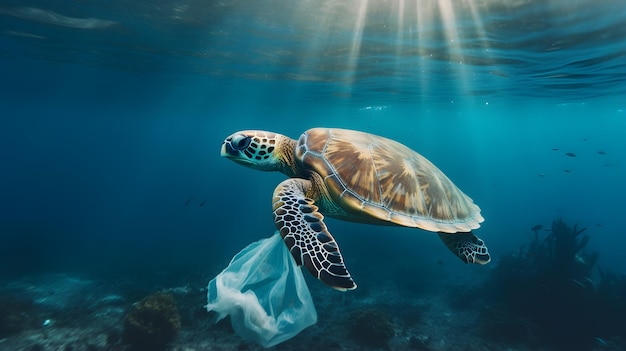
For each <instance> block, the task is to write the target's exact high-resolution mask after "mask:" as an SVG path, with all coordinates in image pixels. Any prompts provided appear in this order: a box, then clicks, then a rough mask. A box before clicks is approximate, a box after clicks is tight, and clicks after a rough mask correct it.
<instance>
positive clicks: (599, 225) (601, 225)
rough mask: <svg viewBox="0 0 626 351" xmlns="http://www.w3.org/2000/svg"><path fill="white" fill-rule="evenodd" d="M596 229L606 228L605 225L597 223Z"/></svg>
mask: <svg viewBox="0 0 626 351" xmlns="http://www.w3.org/2000/svg"><path fill="white" fill-rule="evenodd" d="M596 227H600V228H602V227H604V225H603V224H600V223H596Z"/></svg>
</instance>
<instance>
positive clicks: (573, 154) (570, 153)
mask: <svg viewBox="0 0 626 351" xmlns="http://www.w3.org/2000/svg"><path fill="white" fill-rule="evenodd" d="M565 156H569V157H576V154H575V153H573V152H568V153H566V154H565Z"/></svg>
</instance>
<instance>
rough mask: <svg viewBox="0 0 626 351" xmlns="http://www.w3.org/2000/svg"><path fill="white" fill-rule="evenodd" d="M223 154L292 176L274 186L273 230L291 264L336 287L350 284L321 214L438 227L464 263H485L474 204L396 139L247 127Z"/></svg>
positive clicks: (224, 147)
mask: <svg viewBox="0 0 626 351" xmlns="http://www.w3.org/2000/svg"><path fill="white" fill-rule="evenodd" d="M221 154H222V156H225V157H227V158H228V159H230V160H233V161H234V162H236V163H238V164H241V165H244V166H246V167H250V168H254V169H257V170H261V171H280V172H282V173H284V174H286V175H287V176H289V177H290V178H289V179H287V180H285V181H283V182H281V183H280V184H279V185H278V186H277V187H276V189H275V190H274V196H273V200H272V202H273V212H274V221H275V224H276V228H278V230H279V232H280V234H281V236H282V238H283V240H284V242H285V244H286V245H287V247H288V248H289V251H290V252H291V254H292V255H293V257H294V259H295V261H296V263H297V264H298V265H302V264H304V266H305V267H306V268H307V269H308V270H309V272H311V274H313V276H315V277H316V278H318V279H320V280H321V281H323V282H324V283H326V284H328V285H330V286H331V287H333V288H335V289H338V290H350V289H354V288H356V284H355V283H354V281H353V280H352V277H351V276H350V273H348V270H347V269H346V267H345V265H344V260H343V257H342V255H341V253H340V251H339V247H338V246H337V242H336V241H335V239H334V238H333V236H332V235H331V234H330V232H329V231H328V229H327V228H326V224H325V223H324V221H323V219H324V215H326V216H330V217H334V218H339V219H342V220H347V221H353V222H361V223H369V224H383V225H400V226H406V227H416V228H421V229H424V230H428V231H432V232H438V233H439V237H440V238H441V240H442V241H443V242H444V244H445V245H446V246H447V247H448V248H449V249H450V250H451V251H452V252H453V253H454V254H455V255H457V256H458V257H459V258H461V260H463V262H465V263H477V264H486V263H488V262H489V261H490V260H491V257H490V255H489V252H488V250H487V247H486V246H485V244H484V242H483V240H481V239H480V238H478V237H477V236H475V235H474V234H473V233H472V232H471V230H472V229H476V228H478V227H480V223H481V222H482V221H483V217H482V216H481V215H480V208H478V206H476V205H475V204H474V203H473V201H472V199H470V198H469V197H468V196H467V195H465V194H464V193H463V192H461V190H459V189H458V188H457V187H456V186H455V185H454V183H452V181H450V179H448V177H446V176H445V175H444V174H443V172H441V171H440V170H439V169H438V168H437V167H435V165H433V164H432V163H431V162H430V161H428V160H427V159H426V158H424V157H423V156H422V155H420V154H418V153H417V152H415V151H413V150H411V149H409V148H408V147H406V146H404V145H402V144H400V143H398V142H396V141H393V140H390V139H387V138H383V137H380V136H376V135H373V134H369V133H364V132H358V131H353V130H346V129H329V128H314V129H309V130H307V131H306V132H304V133H303V134H302V135H301V136H300V138H299V139H298V140H294V139H291V138H289V137H287V136H284V135H281V134H277V133H273V132H267V131H260V130H246V131H240V132H237V133H234V134H232V135H230V136H229V137H228V138H226V139H225V140H224V143H223V144H222V149H221ZM322 214H324V215H322Z"/></svg>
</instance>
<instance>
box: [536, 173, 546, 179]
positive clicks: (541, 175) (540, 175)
mask: <svg viewBox="0 0 626 351" xmlns="http://www.w3.org/2000/svg"><path fill="white" fill-rule="evenodd" d="M537 175H538V176H539V177H541V178H543V177H545V176H546V175H545V174H543V173H539V174H537Z"/></svg>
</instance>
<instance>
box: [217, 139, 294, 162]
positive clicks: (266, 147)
mask: <svg viewBox="0 0 626 351" xmlns="http://www.w3.org/2000/svg"><path fill="white" fill-rule="evenodd" d="M290 140H291V141H292V143H293V142H294V141H293V140H292V139H290V138H288V137H286V136H284V135H281V134H277V133H273V132H266V131H262V130H244V131H241V132H237V133H234V134H232V135H230V136H229V137H228V138H226V139H225V140H224V142H223V143H222V152H221V153H222V156H224V157H226V158H228V159H230V160H232V161H234V162H236V163H238V164H240V165H243V166H246V167H250V168H254V169H257V170H260V171H283V169H285V167H288V168H291V167H292V165H291V164H290V162H289V159H293V157H291V158H289V157H288V156H287V157H286V156H285V155H286V154H291V155H293V145H292V146H291V152H284V151H283V150H285V148H286V147H289V146H288V144H291V143H289V141H290Z"/></svg>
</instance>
